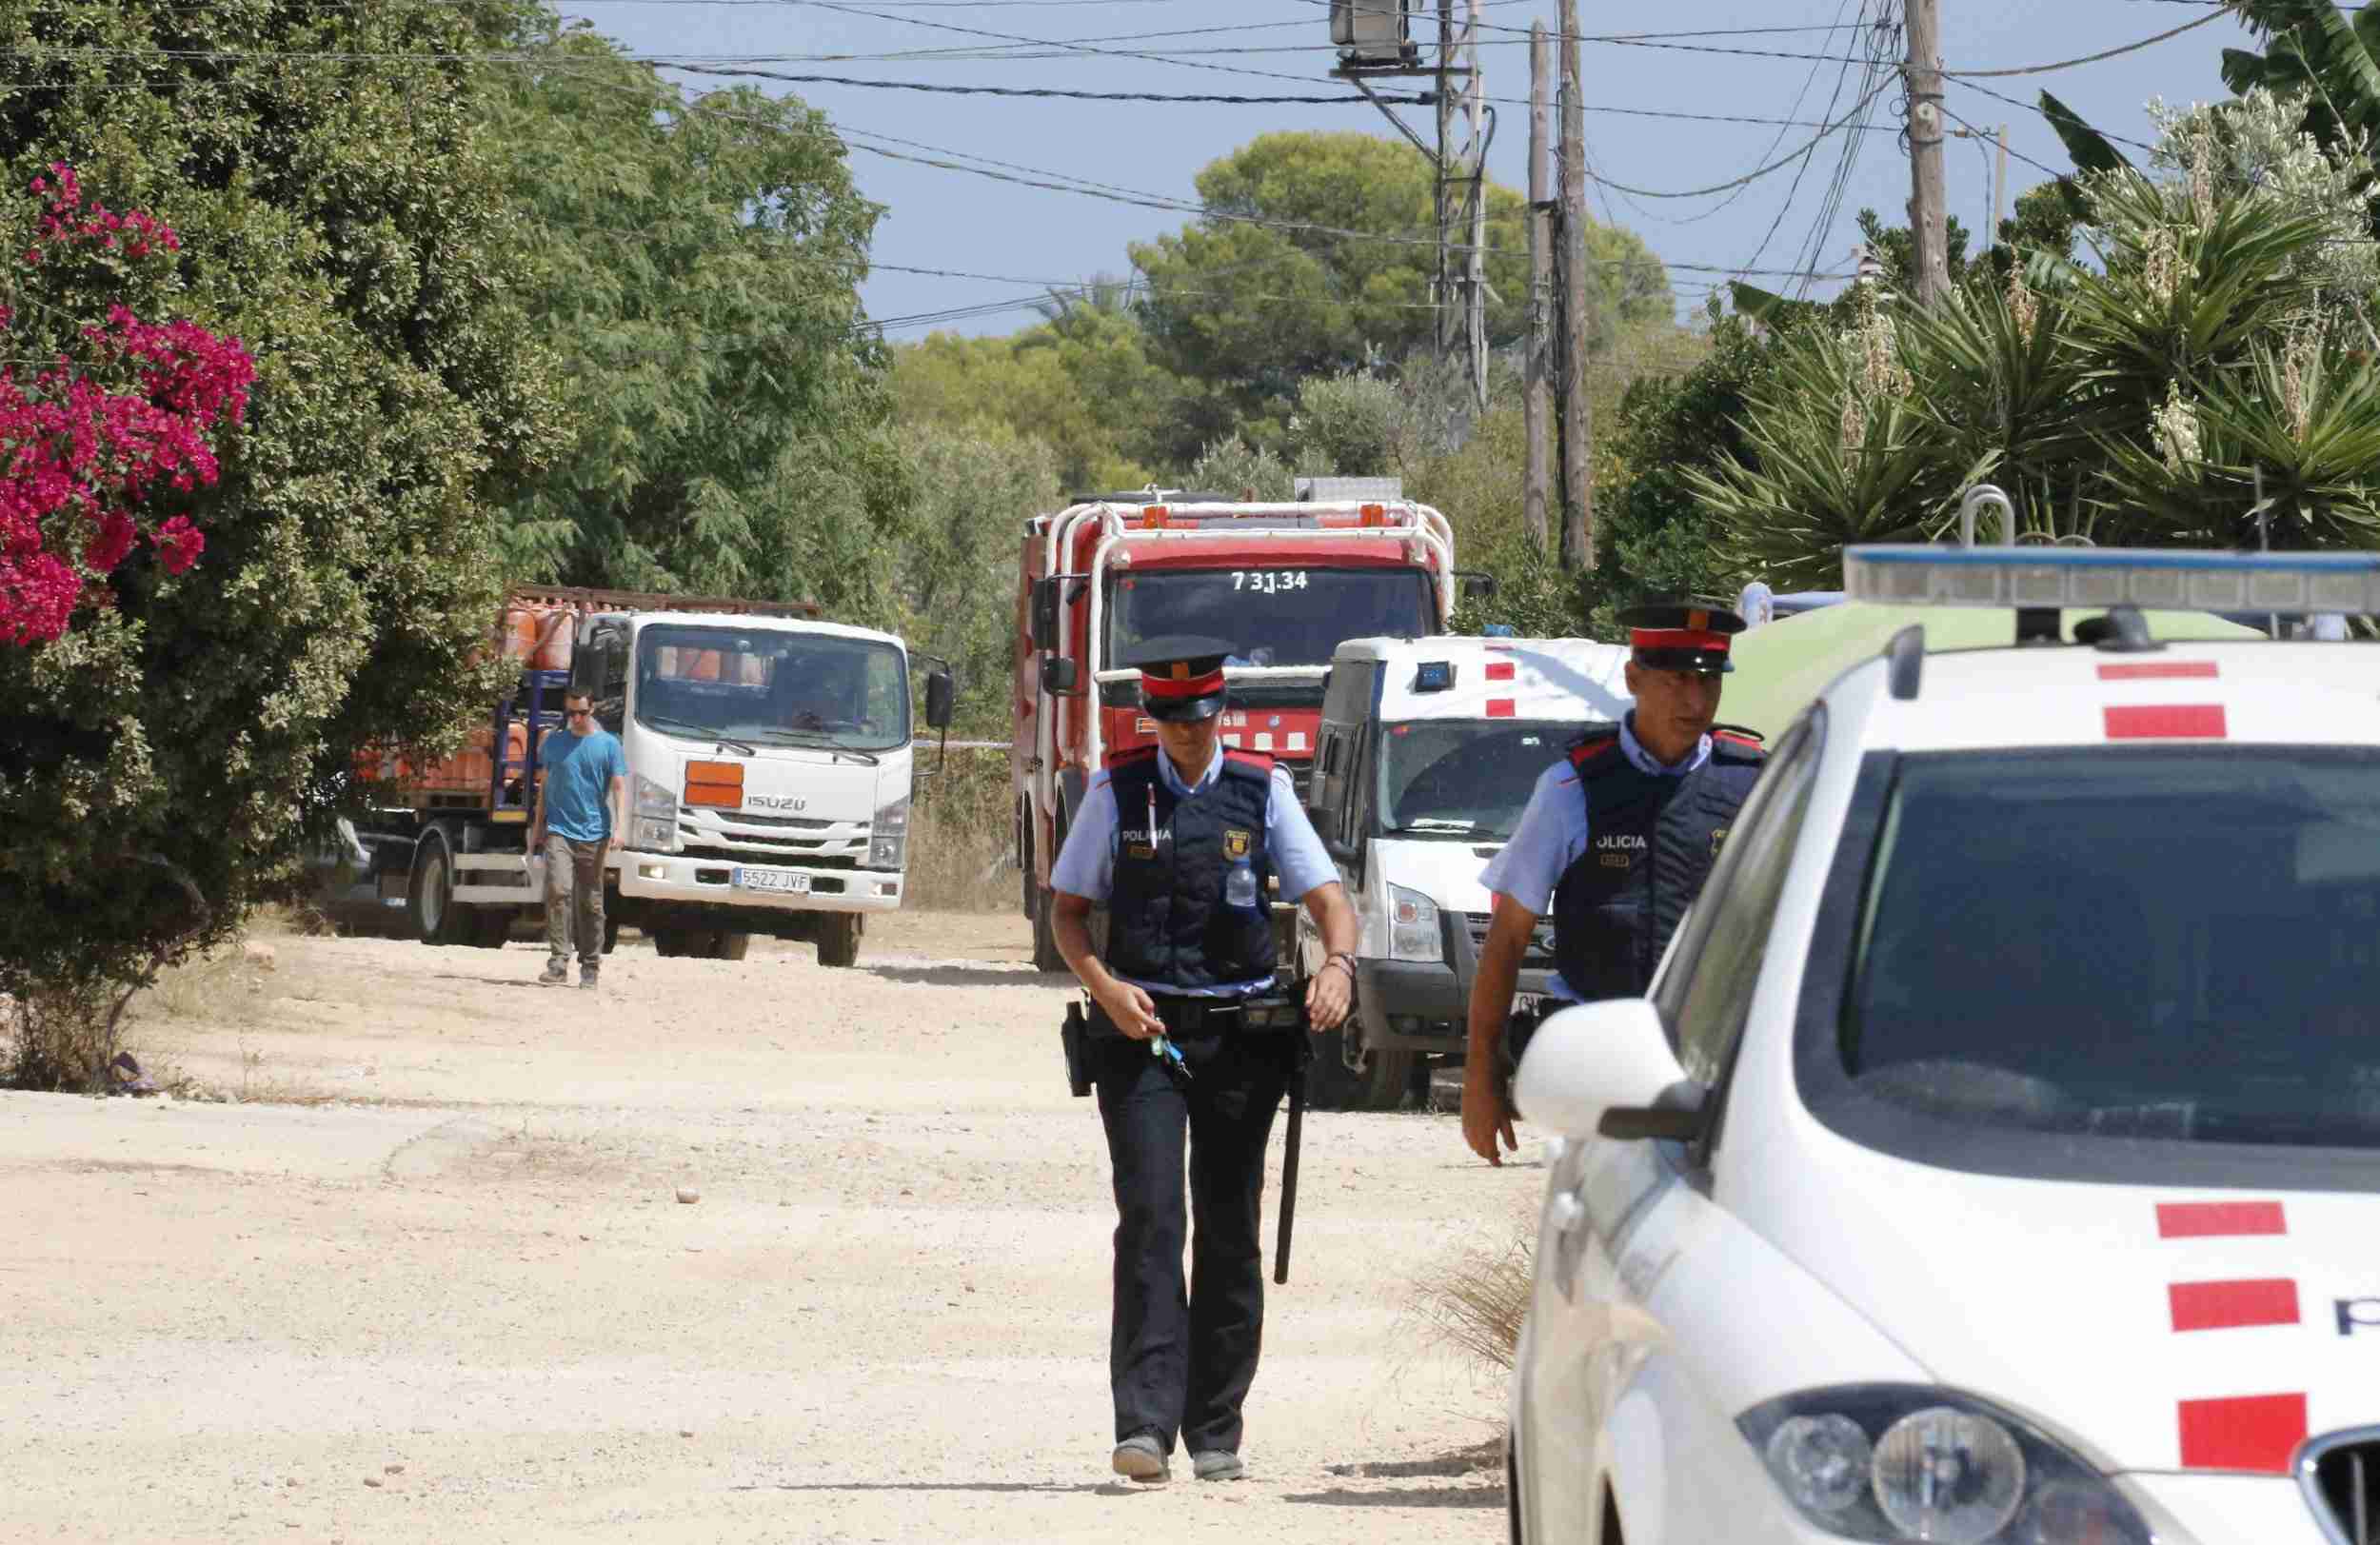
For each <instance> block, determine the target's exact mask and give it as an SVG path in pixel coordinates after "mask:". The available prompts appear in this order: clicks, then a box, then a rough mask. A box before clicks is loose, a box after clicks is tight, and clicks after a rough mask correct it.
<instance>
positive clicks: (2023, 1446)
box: [1735, 1384, 2152, 1545]
mask: <svg viewBox="0 0 2380 1545" xmlns="http://www.w3.org/2000/svg"><path fill="white" fill-rule="evenodd" d="M1735 1426H1736V1428H1737V1430H1738V1431H1740V1432H1741V1433H1742V1434H1743V1435H1744V1436H1745V1437H1746V1438H1748V1439H1750V1440H1751V1443H1752V1446H1753V1449H1754V1450H1755V1452H1756V1453H1757V1454H1758V1455H1759V1456H1760V1459H1761V1462H1762V1464H1763V1465H1765V1466H1766V1467H1767V1469H1768V1472H1769V1476H1770V1478H1771V1479H1773V1480H1775V1482H1776V1485H1777V1489H1778V1490H1779V1491H1781V1492H1783V1493H1784V1494H1785V1495H1786V1498H1787V1499H1788V1500H1789V1501H1791V1502H1792V1503H1793V1504H1794V1507H1795V1509H1796V1510H1797V1511H1798V1512H1799V1513H1800V1514H1801V1515H1802V1516H1803V1517H1805V1518H1807V1519H1808V1520H1809V1521H1810V1522H1811V1523H1813V1524H1815V1525H1816V1526H1817V1527H1818V1528H1820V1529H1823V1530H1825V1531H1826V1532H1827V1533H1829V1534H1831V1535H1839V1536H1841V1537H1842V1538H1845V1539H1857V1540H1874V1541H1879V1542H1893V1545H1897V1542H1900V1541H1914V1540H1925V1541H1930V1542H1934V1545H1984V1542H1986V1541H1992V1542H1993V1545H2068V1542H2069V1541H2073V1542H2075V1545H2080V1542H2083V1541H2089V1542H2090V1545H2152V1538H2151V1535H2150V1533H2149V1527H2148V1525H2147V1524H2146V1523H2144V1522H2142V1520H2141V1517H2140V1515H2139V1514H2138V1513H2137V1512H2136V1511H2134V1509H2133V1508H2132V1504H2131V1503H2129V1502H2127V1501H2125V1500H2124V1498H2123V1496H2122V1495H2121V1494H2119V1493H2118V1492H2117V1491H2116V1490H2115V1488H2114V1487H2113V1486H2112V1485H2111V1484H2110V1483H2109V1482H2108V1480H2107V1478H2106V1477H2105V1476H2101V1475H2100V1474H2099V1473H2098V1472H2097V1471H2095V1470H2093V1469H2092V1468H2091V1466H2090V1465H2088V1464H2086V1463H2084V1462H2083V1461H2082V1460H2081V1459H2079V1458H2077V1457H2075V1456H2073V1455H2072V1454H2070V1453H2068V1452H2067V1451H2066V1450H2065V1449H2064V1448H2062V1447H2060V1446H2059V1445H2058V1444H2056V1443H2054V1442H2052V1441H2051V1440H2050V1439H2049V1438H2047V1437H2044V1436H2042V1435H2041V1434H2039V1433H2037V1432H2034V1431H2033V1429H2032V1428H2031V1427H2030V1426H2028V1425H2027V1424H2026V1423H2024V1422H2023V1421H2020V1420H2019V1419H2017V1418H2016V1417H2014V1416H2010V1415H2009V1414H2008V1413H2007V1412H2004V1411H2000V1410H1998V1409H1996V1408H1994V1407H1993V1406H1991V1405H1989V1404H1987V1403H1985V1402H1984V1401H1981V1400H1977V1399H1975V1398H1973V1396H1965V1395H1956V1394H1953V1393H1951V1392H1950V1391H1947V1390H1938V1389H1929V1388H1925V1387H1923V1386H1920V1385H1912V1384H1854V1385H1847V1386H1845V1387H1843V1388H1840V1389H1828V1390H1812V1391H1809V1392H1807V1393H1804V1394H1800V1395H1789V1396H1783V1397H1782V1398H1780V1399H1775V1400H1771V1401H1769V1402H1767V1403H1766V1404H1764V1405H1759V1406H1755V1407H1754V1408H1753V1409H1752V1410H1750V1411H1747V1412H1745V1413H1744V1414H1743V1415H1742V1416H1738V1417H1736V1418H1735Z"/></svg>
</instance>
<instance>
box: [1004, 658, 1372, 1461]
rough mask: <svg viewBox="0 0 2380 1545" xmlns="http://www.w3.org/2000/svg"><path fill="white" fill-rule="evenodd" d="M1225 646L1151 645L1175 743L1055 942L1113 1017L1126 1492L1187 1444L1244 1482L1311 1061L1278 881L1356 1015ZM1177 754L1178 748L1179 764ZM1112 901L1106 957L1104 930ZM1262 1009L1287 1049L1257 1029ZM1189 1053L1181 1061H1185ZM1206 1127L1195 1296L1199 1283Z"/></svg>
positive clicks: (1343, 965)
mask: <svg viewBox="0 0 2380 1545" xmlns="http://www.w3.org/2000/svg"><path fill="white" fill-rule="evenodd" d="M1231 652H1232V651H1231V646H1230V645H1229V644H1225V643H1223V642H1221V641H1220V640H1216V639H1207V638H1188V637H1180V638H1161V639H1151V640H1149V641H1147V642H1146V643H1145V644H1142V645H1141V646H1140V649H1139V650H1138V651H1136V653H1135V654H1134V656H1133V658H1132V659H1130V660H1128V661H1126V662H1125V664H1132V665H1137V666H1139V667H1140V672H1141V675H1140V696H1141V703H1142V708H1141V711H1142V712H1143V713H1145V714H1147V715H1148V717H1149V718H1150V719H1152V720H1154V721H1155V722H1156V725H1157V730H1156V733H1157V738H1158V741H1159V745H1158V746H1148V747H1143V748H1141V749H1140V750H1138V751H1127V752H1123V753H1121V754H1119V755H1117V756H1114V757H1111V758H1109V759H1108V765H1107V768H1106V770H1105V772H1104V773H1103V774H1101V776H1099V777H1098V778H1096V779H1095V780H1094V781H1093V782H1092V783H1091V786H1090V788H1089V790H1088V791H1087V792H1086V793H1085V794H1084V796H1083V801H1082V809H1081V814H1080V815H1079V816H1078V817H1077V818H1076V820H1075V823H1074V826H1073V828H1072V829H1071V830H1070V831H1068V832H1067V834H1066V843H1065V846H1064V848H1063V849H1061V851H1060V853H1059V855H1058V863H1057V866H1056V867H1055V868H1054V869H1053V870H1052V871H1051V873H1050V884H1051V887H1052V888H1053V889H1054V890H1055V892H1056V893H1057V909H1056V911H1055V913H1054V914H1053V917H1052V922H1053V929H1052V931H1053V933H1054V934H1055V935H1056V937H1057V941H1058V948H1059V950H1060V952H1061V953H1062V954H1063V955H1064V956H1065V958H1066V964H1067V965H1069V966H1070V967H1072V968H1073V970H1074V974H1075V975H1076V976H1077V977H1079V978H1081V981H1082V985H1083V986H1084V987H1086V988H1088V989H1089V990H1090V994H1091V998H1092V1000H1093V1005H1094V1006H1093V1008H1092V1012H1091V1017H1090V1018H1091V1027H1092V1031H1093V1039H1092V1040H1091V1042H1090V1063H1091V1072H1092V1079H1093V1081H1094V1082H1096V1084H1097V1085H1098V1088H1099V1104H1100V1119H1101V1123H1102V1124H1103V1125H1104V1126H1105V1127H1106V1129H1107V1153H1108V1159H1109V1161H1110V1163H1111V1164H1112V1165H1113V1167H1114V1179H1115V1188H1116V1213H1117V1223H1116V1298H1115V1310H1114V1323H1113V1328H1112V1332H1111V1336H1110V1339H1109V1345H1108V1382H1109V1384H1110V1386H1111V1389H1112V1392H1113V1394H1114V1396H1115V1402H1116V1449H1115V1453H1114V1455H1113V1456H1111V1461H1110V1462H1111V1463H1112V1465H1113V1466H1114V1468H1115V1471H1116V1473H1117V1474H1119V1475H1122V1476H1131V1477H1132V1478H1133V1479H1135V1480H1142V1481H1161V1480H1163V1479H1165V1478H1166V1476H1167V1473H1168V1460H1169V1456H1171V1454H1172V1452H1173V1446H1174V1439H1175V1436H1177V1434H1179V1435H1180V1437H1181V1439H1182V1444H1183V1447H1184V1448H1186V1449H1187V1450H1188V1451H1189V1453H1190V1461H1191V1468H1192V1470H1193V1471H1194V1472H1195V1473H1196V1474H1197V1476H1198V1477H1199V1478H1200V1480H1231V1479H1236V1478H1238V1477H1239V1476H1240V1475H1242V1474H1243V1473H1244V1472H1243V1471H1242V1468H1241V1466H1240V1402H1241V1401H1242V1400H1244V1399H1245V1398H1246V1397H1247V1394H1248V1386H1249V1384H1250V1382H1251V1381H1252V1380H1253V1379H1254V1378H1255V1377H1256V1361H1257V1348H1258V1343H1259V1337H1260V1334H1261V1331H1262V1328H1263V1321H1264V1275H1263V1261H1262V1258H1261V1250H1260V1247H1259V1239H1258V1227H1259V1219H1260V1217H1261V1212H1262V1202H1261V1197H1262V1192H1263V1185H1264V1145H1265V1142H1266V1139H1267V1138H1268V1137H1269V1136H1270V1134H1271V1132H1272V1126H1273V1112H1274V1110H1275V1108H1276V1107H1278V1106H1279V1104H1280V1100H1281V1096H1282V1095H1283V1094H1284V1093H1285V1092H1286V1091H1287V1089H1288V1086H1289V1080H1290V1079H1291V1078H1293V1077H1294V1076H1296V1074H1297V1071H1298V1069H1299V1066H1300V1065H1301V1059H1300V1058H1299V1055H1298V1054H1299V1047H1298V1045H1297V1042H1296V1039H1295V1038H1296V1034H1297V1031H1296V1028H1295V1023H1294V1020H1295V1019H1296V1017H1297V1015H1296V1005H1295V1004H1294V1003H1293V1002H1290V1001H1288V1000H1278V1002H1277V1003H1272V1004H1267V1003H1266V1002H1265V1000H1266V999H1267V996H1268V995H1272V994H1273V985H1274V972H1275V967H1276V961H1275V959H1274V942H1273V920H1272V896H1271V886H1270V885H1269V883H1268V881H1270V880H1272V879H1273V878H1274V877H1276V876H1278V877H1279V881H1280V894H1282V895H1283V896H1294V897H1296V898H1297V899H1298V900H1299V901H1300V902H1301V903H1302V904H1303V905H1304V906H1305V908H1306V910H1307V911H1308V912H1310V913H1312V914H1313V916H1314V921H1316V923H1318V924H1319V926H1320V928H1321V931H1322V938H1323V941H1324V947H1325V948H1326V949H1327V950H1328V951H1329V959H1328V961H1326V962H1325V963H1324V965H1323V966H1322V968H1321V969H1320V970H1319V972H1318V973H1317V974H1316V976H1315V978H1314V980H1313V981H1312V982H1311V983H1310V984H1309V985H1308V987H1307V989H1306V995H1305V1005H1304V1007H1305V1018H1306V1020H1308V1022H1310V1023H1311V1025H1312V1026H1313V1028H1314V1029H1315V1030H1317V1031H1323V1030H1329V1029H1332V1028H1334V1027H1336V1026H1337V1025H1338V1024H1339V1021H1340V1020H1344V1019H1345V1018H1346V1015H1347V1006H1348V1002H1349V1000H1350V999H1351V997H1352V995H1353V992H1354V985H1355V947H1356V919H1355V911H1354V909H1353V908H1352V907H1351V906H1350V905H1349V904H1348V901H1347V898H1346V896H1345V894H1344V893H1343V892H1342V891H1341V890H1340V889H1339V879H1338V870H1337V869H1336V868H1334V867H1333V865H1332V863H1331V861H1330V857H1329V855H1328V854H1327V853H1325V852H1324V851H1323V848H1322V843H1321V841H1320V839H1319V838H1318V837H1316V836H1315V834H1314V828H1313V826H1312V825H1311V824H1309V823H1308V822H1307V821H1306V817H1305V811H1304V809H1303V808H1302V807H1301V806H1300V805H1299V803H1298V798H1297V794H1296V791H1295V790H1294V789H1293V788H1292V787H1291V785H1290V782H1289V774H1288V773H1287V772H1286V771H1285V770H1284V769H1282V768H1279V767H1277V766H1275V765H1274V764H1273V761H1272V759H1271V758H1270V757H1264V756H1257V755H1252V754H1249V753H1245V752H1241V751H1236V750H1225V749H1224V748H1223V746H1222V745H1221V744H1220V735H1219V730H1220V715H1221V714H1222V711H1223V703H1224V696H1225V687H1224V676H1223V659H1224V657H1225V656H1226V655H1228V654H1230V653H1231ZM1160 747H1161V749H1160ZM1096 901H1106V902H1107V903H1108V907H1109V928H1108V941H1107V947H1106V950H1105V951H1104V952H1103V954H1094V953H1093V952H1092V949H1091V937H1090V930H1089V928H1088V926H1087V919H1088V917H1089V915H1090V910H1091V906H1092V903H1093V902H1096ZM1259 1014H1261V1015H1262V1016H1263V1017H1264V1018H1267V1019H1281V1020H1290V1021H1291V1023H1290V1027H1289V1030H1288V1033H1287V1034H1281V1033H1278V1032H1275V1033H1269V1034H1266V1033H1256V1032H1254V1031H1252V1030H1251V1029H1250V1028H1249V1025H1248V1023H1247V1021H1248V1020H1251V1019H1254V1018H1256V1017H1258V1016H1259ZM1169 1053H1178V1054H1179V1056H1178V1060H1177V1058H1176V1057H1175V1056H1173V1055H1169ZM1185 1124H1186V1125H1187V1127H1188V1131H1189V1170H1190V1217H1191V1220H1192V1221H1193V1222H1194V1223H1195V1225H1196V1235H1195V1238H1194V1239H1193V1241H1192V1244H1191V1271H1190V1284H1189V1291H1188V1292H1187V1293H1186V1294H1185V1293H1184V1291H1183V1288H1182V1278H1181V1252H1182V1242H1183V1235H1184V1232H1185V1231H1184V1228H1183V1218H1182V1199H1181V1198H1182V1191H1181V1184H1182V1153H1183V1142H1182V1134H1183V1128H1184V1126H1185Z"/></svg>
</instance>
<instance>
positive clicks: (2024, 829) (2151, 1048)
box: [1840, 747, 2380, 1149]
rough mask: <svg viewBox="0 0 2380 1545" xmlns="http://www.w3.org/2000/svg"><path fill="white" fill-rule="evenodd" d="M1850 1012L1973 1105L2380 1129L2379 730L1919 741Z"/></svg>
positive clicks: (2198, 1130) (2186, 1136) (2055, 1114)
mask: <svg viewBox="0 0 2380 1545" xmlns="http://www.w3.org/2000/svg"><path fill="white" fill-rule="evenodd" d="M1869 872H1870V877H1871V878H1870V880H1869V882H1868V889H1867V897H1866V901H1865V904H1864V907H1863V909H1862V917H1861V920H1860V922H1859V941H1858V944H1857V947H1856V951H1855V961H1856V965H1855V968H1854V975H1853V979H1852V981H1851V983H1850V991H1849V993H1848V994H1847V996H1846V998H1845V1003H1844V1009H1845V1012H1844V1016H1843V1022H1842V1024H1841V1027H1840V1037H1841V1051H1842V1059H1843V1066H1844V1069H1845V1071H1846V1072H1848V1073H1849V1074H1850V1075H1851V1077H1852V1079H1853V1080H1854V1085H1855V1086H1856V1087H1857V1088H1859V1089H1860V1090H1863V1091H1865V1092H1867V1093H1870V1094H1874V1095H1876V1096H1878V1097H1880V1098H1882V1099H1885V1100H1887V1101H1890V1102H1892V1103H1894V1104H1898V1105H1902V1106H1906V1107H1911V1108H1914V1109H1916V1110H1918V1111H1921V1112H1924V1113H1926V1114H1929V1115H1932V1116H1934V1117H1938V1118H1945V1119H1951V1120H1953V1121H1955V1122H1958V1123H1960V1124H1964V1125H1970V1126H1981V1127H2014V1128H2022V1129H2026V1130H2030V1131H2048V1132H2055V1133H2060V1134H2072V1135H2075V1136H2076V1137H2082V1138H2088V1137H2104V1138H2120V1139H2170V1140H2179V1141H2184V1142H2193V1143H2227V1144H2276V1145H2305V1146H2324V1147H2333V1148H2363V1149H2371V1148H2380V754H2375V753H2373V752H2371V751H2368V750H2341V749H2330V748H2324V749H2309V748H2301V747H2285V748H2284V747H2275V748H2250V747H2226V748H2223V749H2220V750H2207V749H2199V750H2191V751H2182V750H2141V751H2127V752H2110V751H2107V750H2097V751H2091V752H2080V751H2077V752H2057V751H2033V752H2027V753H2023V754H1993V755H1973V754H1962V755H1955V756H1929V757H1913V758H1909V759H1907V760H1906V761H1904V762H1903V763H1902V765H1901V768H1900V771H1899V776H1898V779H1897V782H1896V785H1895V787H1894V790H1893V792H1892V794H1891V795H1890V797H1889V800H1888V802H1887V806H1886V808H1885V811H1884V814H1883V821H1882V824H1881V826H1880V828H1879V837H1878V841H1877V849H1876V853H1875V856H1874V862H1873V864H1872V866H1871V868H1870V871H1869Z"/></svg>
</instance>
